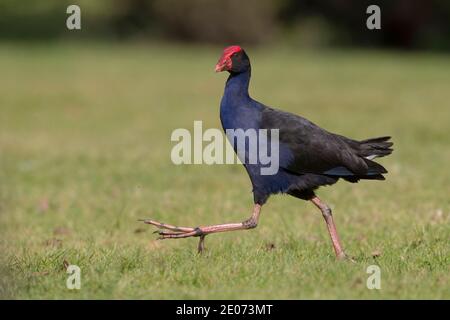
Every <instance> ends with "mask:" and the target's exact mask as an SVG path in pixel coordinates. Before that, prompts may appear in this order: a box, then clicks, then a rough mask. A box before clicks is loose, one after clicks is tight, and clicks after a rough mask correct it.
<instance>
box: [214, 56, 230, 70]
mask: <svg viewBox="0 0 450 320" xmlns="http://www.w3.org/2000/svg"><path fill="white" fill-rule="evenodd" d="M230 69H231V59H230V58H229V57H227V56H222V57H220V59H219V61H218V62H217V64H216V68H215V71H216V72H222V71H227V70H230Z"/></svg>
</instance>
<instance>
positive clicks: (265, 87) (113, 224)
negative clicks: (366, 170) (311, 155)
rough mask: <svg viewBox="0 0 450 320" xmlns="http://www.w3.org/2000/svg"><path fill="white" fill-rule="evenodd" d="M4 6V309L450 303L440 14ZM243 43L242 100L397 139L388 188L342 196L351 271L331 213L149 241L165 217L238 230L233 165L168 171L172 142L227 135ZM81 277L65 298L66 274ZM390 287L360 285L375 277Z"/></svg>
mask: <svg viewBox="0 0 450 320" xmlns="http://www.w3.org/2000/svg"><path fill="white" fill-rule="evenodd" d="M377 3H378V4H379V5H380V7H381V13H382V16H381V19H382V29H381V30H376V31H369V30H367V28H366V18H367V16H368V15H367V14H366V13H365V11H366V7H367V5H368V4H372V2H370V3H369V2H368V1H345V0H334V1H331V0H329V1H320V0H319V1H290V0H284V1H270V0H263V1H256V0H250V1H237V0H231V1H206V0H204V1H202V0H190V1H175V0H169V1H162V0H155V1H146V0H134V1H131V0H127V1H118V0H99V1H87V0H83V1H77V4H79V5H80V7H81V12H82V16H81V18H82V30H80V31H69V30H67V28H66V25H65V22H66V18H67V16H68V15H67V14H66V7H67V5H68V4H73V3H72V1H70V2H68V1H61V0H51V1H49V0H47V1H30V0H27V1H20V2H19V1H12V0H3V1H2V2H1V3H0V72H1V77H0V252H1V254H0V298H34V299H42V298H51V299H55V298H66V299H70V298H81V299H84V298H147V299H149V298H150V299H152V298H178V299H182V298H189V299H196V298H205V299H207V298H229V299H237V298H248V299H255V298H260V299H264V298H271V299H279V298H286V299H298V298H308V299H311V298H322V299H330V298H354V299H366V298H371V299H382V298H388V299H394V298H406V299H407V298H431V299H439V298H447V299H448V298H450V292H449V291H450V290H449V282H450V279H449V273H448V266H449V265H450V251H449V250H450V240H449V229H450V228H449V223H450V199H449V194H450V173H449V170H448V163H449V162H450V148H449V145H450V136H449V132H450V130H449V129H450V128H449V123H450V90H449V88H450V56H449V54H448V50H449V43H450V37H449V21H450V19H449V8H450V6H449V4H450V2H449V1H378V2H377ZM229 44H241V45H244V46H245V49H246V51H247V53H248V54H249V56H250V59H251V61H252V67H253V70H252V71H253V72H252V74H253V78H252V82H251V88H250V93H251V95H252V96H253V97H254V98H255V99H257V100H259V101H261V102H263V103H266V104H268V105H270V106H273V107H277V108H281V109H284V110H287V111H290V112H294V113H297V114H300V115H302V116H305V117H307V118H309V119H310V120H312V121H313V122H315V123H317V124H319V125H320V126H322V127H325V128H326V129H328V130H330V131H333V132H337V133H340V134H343V135H347V136H350V137H352V138H356V139H365V138H369V137H375V136H379V135H385V134H389V135H392V136H393V141H394V143H395V145H394V149H395V151H394V153H393V154H392V155H391V156H389V157H387V158H384V159H380V162H381V163H382V164H383V165H384V166H386V167H387V169H388V170H389V174H388V175H387V180H386V181H384V182H373V181H364V182H361V183H359V184H347V183H343V182H340V183H338V184H337V185H335V186H333V187H331V188H322V189H320V191H319V195H320V196H321V197H322V198H323V199H325V200H326V201H327V202H328V203H329V204H330V205H331V206H332V208H333V210H334V216H335V220H336V223H337V226H338V228H339V230H340V233H341V237H342V240H343V244H344V246H345V248H346V250H347V251H348V252H349V253H350V254H351V255H352V256H354V257H355V260H356V263H355V264H351V263H336V261H335V259H334V254H333V252H332V248H331V245H330V242H329V239H328V235H327V233H326V228H325V225H324V223H323V221H322V217H321V216H320V213H318V212H317V210H316V209H315V208H314V207H313V206H312V205H311V204H309V203H306V202H303V201H299V200H297V199H293V198H291V197H286V196H274V197H272V198H271V199H270V200H269V202H268V204H267V205H265V206H264V208H263V211H262V217H261V221H260V224H259V226H258V228H256V229H254V230H252V231H249V232H234V233H233V232H230V233H227V234H219V235H212V236H209V237H207V239H206V248H207V252H206V254H205V255H203V256H197V254H196V252H195V249H196V248H195V247H196V244H197V239H185V240H179V241H170V240H167V241H163V242H160V241H155V235H154V234H152V233H151V231H153V230H152V228H150V227H149V226H146V225H142V224H140V223H138V222H137V219H139V218H154V219H158V220H161V221H163V222H167V223H174V224H179V225H186V226H197V225H199V224H215V223H224V222H237V221H242V220H243V219H245V218H247V217H248V216H249V214H250V209H251V207H252V195H251V186H250V182H249V180H248V177H247V175H246V173H245V170H244V169H243V168H242V167H241V166H238V165H235V166H233V165H223V166H220V165H216V166H207V165H196V166H175V165H173V163H172V162H171V161H170V150H171V147H172V146H173V143H171V141H170V134H171V133H172V131H173V130H174V129H176V128H188V129H191V128H192V125H193V121H194V120H203V121H204V128H209V127H216V128H219V127H220V121H219V103H220V98H221V95H222V92H223V87H224V82H225V79H226V75H225V74H215V73H214V72H213V70H214V65H215V63H216V61H217V59H218V58H219V56H220V54H221V52H222V49H223V47H224V46H226V45H229ZM67 264H76V265H78V266H80V267H81V270H82V289H81V290H79V291H78V290H68V289H67V288H66V279H67V274H66V272H65V266H66V265H67ZM372 264H376V265H379V266H380V268H381V270H382V289H381V290H369V289H367V287H366V279H367V277H368V274H367V273H366V268H367V267H368V266H369V265H372Z"/></svg>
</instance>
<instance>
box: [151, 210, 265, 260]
mask: <svg viewBox="0 0 450 320" xmlns="http://www.w3.org/2000/svg"><path fill="white" fill-rule="evenodd" d="M260 213H261V205H260V204H255V206H254V208H253V213H252V215H251V217H250V218H249V219H247V220H245V221H244V222H239V223H225V224H215V225H210V226H201V227H196V228H190V227H177V226H173V225H170V224H166V223H161V222H158V221H154V220H143V221H144V223H147V224H151V225H154V226H155V227H158V228H160V229H161V230H158V231H156V232H157V233H158V234H159V238H158V239H179V238H188V237H200V241H199V244H198V251H199V252H202V251H203V249H204V240H205V236H206V235H208V234H212V233H217V232H226V231H236V230H246V229H253V228H256V226H257V225H258V220H259V215H260ZM162 229H166V230H169V231H165V230H162Z"/></svg>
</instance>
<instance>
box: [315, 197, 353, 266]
mask: <svg viewBox="0 0 450 320" xmlns="http://www.w3.org/2000/svg"><path fill="white" fill-rule="evenodd" d="M311 202H312V203H314V205H315V206H316V207H317V208H319V209H320V211H321V212H322V216H323V218H324V219H325V222H326V223H327V228H328V233H329V234H330V238H331V242H332V243H333V248H334V252H335V253H336V257H337V258H338V259H345V258H347V255H346V254H345V252H344V249H342V245H341V241H340V240H339V235H338V233H337V229H336V225H335V224H334V221H333V215H332V214H331V209H330V207H329V206H328V205H327V204H326V203H324V202H322V200H320V199H319V197H317V196H314V197H313V198H312V199H311Z"/></svg>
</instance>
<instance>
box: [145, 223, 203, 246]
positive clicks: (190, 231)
mask: <svg viewBox="0 0 450 320" xmlns="http://www.w3.org/2000/svg"><path fill="white" fill-rule="evenodd" d="M140 221H143V222H144V223H146V224H151V225H153V226H155V227H157V228H158V230H156V231H155V232H154V233H157V234H159V237H158V240H164V239H180V238H188V237H200V241H199V243H198V252H199V253H202V252H203V250H204V249H205V237H206V234H205V233H204V232H203V230H202V229H201V228H199V227H197V228H191V227H178V226H173V225H170V224H166V223H162V222H158V221H155V220H148V219H147V220H140Z"/></svg>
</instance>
